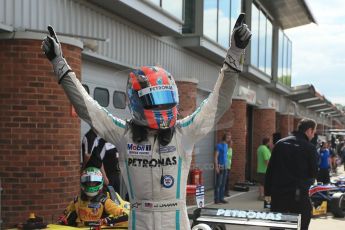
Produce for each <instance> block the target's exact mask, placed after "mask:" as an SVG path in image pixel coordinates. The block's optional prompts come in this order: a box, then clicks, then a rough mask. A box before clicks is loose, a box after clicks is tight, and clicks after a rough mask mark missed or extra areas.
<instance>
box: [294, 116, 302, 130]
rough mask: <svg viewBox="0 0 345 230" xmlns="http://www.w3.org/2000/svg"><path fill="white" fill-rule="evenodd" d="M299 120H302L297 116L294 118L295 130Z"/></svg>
mask: <svg viewBox="0 0 345 230" xmlns="http://www.w3.org/2000/svg"><path fill="white" fill-rule="evenodd" d="M300 120H302V118H299V117H295V118H294V130H297V126H298V122H300Z"/></svg>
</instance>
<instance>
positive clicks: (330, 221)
mask: <svg viewBox="0 0 345 230" xmlns="http://www.w3.org/2000/svg"><path fill="white" fill-rule="evenodd" d="M337 171H338V172H337V174H332V175H331V176H332V178H335V177H340V176H345V172H344V167H343V166H339V167H338V170H337ZM230 195H231V196H230V197H227V198H225V200H227V201H228V203H227V204H214V202H213V190H209V191H206V193H205V206H206V207H207V208H224V209H239V210H255V211H269V210H267V209H264V207H263V201H260V200H258V187H257V186H250V190H249V191H248V192H236V191H230ZM195 208H196V206H188V213H192V212H193V210H194V209H195ZM226 229H230V230H237V229H250V230H251V229H258V230H261V229H269V228H268V227H258V226H240V225H227V227H226ZM309 229H310V230H325V229H326V230H327V229H329V230H338V229H339V230H340V229H345V218H334V217H333V215H332V213H330V212H328V213H327V214H326V215H321V216H318V217H313V218H312V220H311V223H310V225H309Z"/></svg>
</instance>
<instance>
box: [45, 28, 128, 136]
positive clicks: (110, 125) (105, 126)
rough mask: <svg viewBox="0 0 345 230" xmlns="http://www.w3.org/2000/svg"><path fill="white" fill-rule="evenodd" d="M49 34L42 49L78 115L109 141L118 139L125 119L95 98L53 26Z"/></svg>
mask: <svg viewBox="0 0 345 230" xmlns="http://www.w3.org/2000/svg"><path fill="white" fill-rule="evenodd" d="M48 31H49V36H47V37H46V38H45V39H44V40H43V42H42V50H43V52H44V53H45V55H46V57H47V58H48V60H49V61H50V62H51V63H52V65H53V69H54V73H55V76H56V80H57V81H58V83H59V84H61V86H62V87H63V89H64V91H65V93H66V95H67V97H68V99H69V100H70V101H71V103H72V104H73V106H74V108H75V110H76V112H77V114H78V116H79V117H80V118H81V119H83V120H84V121H85V122H87V123H88V124H89V125H90V126H91V127H93V128H94V130H96V132H97V133H98V134H99V135H100V136H101V137H103V138H104V139H106V140H107V141H109V142H114V141H118V140H119V138H120V137H121V136H122V134H123V133H124V131H125V121H123V120H121V119H119V118H116V117H114V116H112V115H111V114H110V113H109V112H108V111H107V110H106V109H105V108H103V107H101V106H100V105H99V104H98V103H97V102H96V101H95V100H93V99H92V98H91V97H90V96H89V95H88V93H87V92H86V91H85V89H84V87H83V86H82V85H81V83H80V82H79V80H78V79H77V78H76V76H75V73H74V72H73V71H72V69H71V67H70V66H69V65H68V64H67V61H66V59H65V58H64V57H63V55H62V49H61V44H60V42H59V40H58V38H57V36H56V34H55V32H54V30H53V28H52V27H51V26H48Z"/></svg>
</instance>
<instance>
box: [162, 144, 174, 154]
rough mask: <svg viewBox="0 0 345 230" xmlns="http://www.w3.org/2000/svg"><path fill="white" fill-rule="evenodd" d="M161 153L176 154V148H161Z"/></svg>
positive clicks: (171, 146)
mask: <svg viewBox="0 0 345 230" xmlns="http://www.w3.org/2000/svg"><path fill="white" fill-rule="evenodd" d="M159 151H160V152H161V153H172V152H176V146H173V145H170V146H160V147H159Z"/></svg>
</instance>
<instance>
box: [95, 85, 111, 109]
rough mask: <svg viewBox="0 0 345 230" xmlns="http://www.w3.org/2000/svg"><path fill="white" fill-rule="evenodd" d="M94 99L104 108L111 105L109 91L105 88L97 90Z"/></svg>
mask: <svg viewBox="0 0 345 230" xmlns="http://www.w3.org/2000/svg"><path fill="white" fill-rule="evenodd" d="M93 98H94V99H95V100H96V101H97V102H98V103H99V104H100V105H101V106H103V107H107V106H108V105H109V91H108V90H107V89H105V88H99V87H97V88H95V91H94V92H93Z"/></svg>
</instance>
